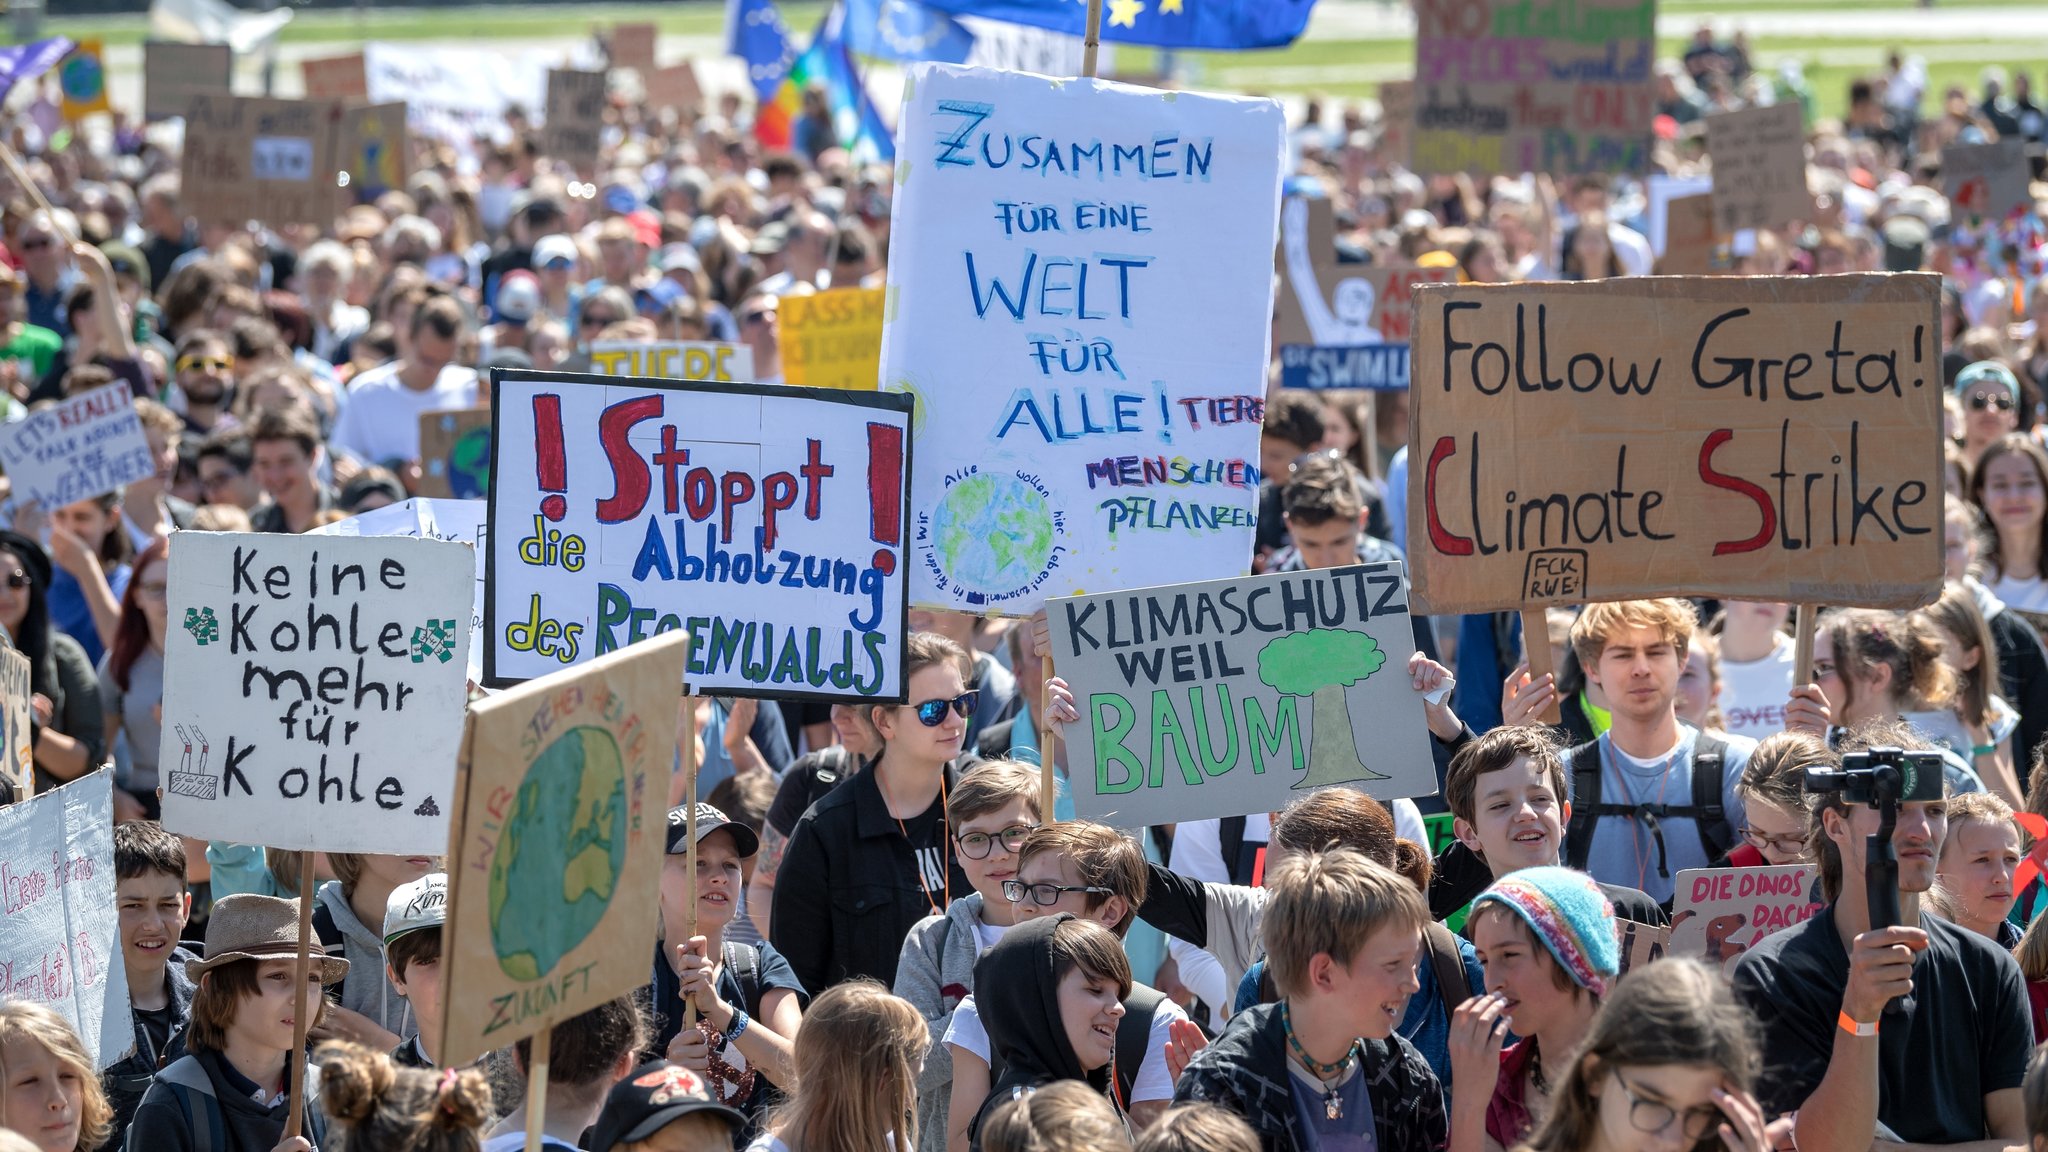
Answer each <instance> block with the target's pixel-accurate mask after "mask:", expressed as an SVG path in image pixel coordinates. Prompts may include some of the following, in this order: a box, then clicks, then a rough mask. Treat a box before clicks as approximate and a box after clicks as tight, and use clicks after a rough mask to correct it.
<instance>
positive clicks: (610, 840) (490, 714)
mask: <svg viewBox="0 0 2048 1152" xmlns="http://www.w3.org/2000/svg"><path fill="white" fill-rule="evenodd" d="M688 645H689V639H688V637H687V636H685V635H681V634H671V635H668V636H664V637H661V638H659V639H657V640H654V641H651V642H649V643H646V644H638V645H635V646H633V647H632V648H628V649H624V650H622V651H618V652H613V653H611V654H610V655H608V656H603V657H600V658H598V659H596V660H593V661H591V662H590V663H588V664H586V665H584V666H582V667H580V668H571V669H563V670H562V671H559V672H557V673H555V674H554V675H552V676H548V677H546V678H544V679H540V680H533V681H529V682H528V683H526V684H523V685H521V686H519V687H517V688H514V689H512V690H511V691H509V692H505V693H503V694H501V695H497V696H493V697H491V698H489V699H486V700H480V701H478V702H477V703H476V705H475V706H474V707H473V708H472V709H471V710H470V713H469V718H468V720H467V722H466V724H465V727H464V730H463V737H462V757H461V767H460V770H459V774H458V783H457V791H456V797H455V801H456V816H455V822H454V833H455V835H454V838H453V839H452V840H450V841H449V844H448V881H449V893H448V921H447V923H446V925H445V926H443V928H442V929H441V939H442V946H441V952H442V955H443V956H444V957H445V958H446V961H445V963H443V964H442V984H441V987H442V989H443V991H442V1004H443V1006H444V1007H443V1012H444V1013H445V1015H444V1019H443V1026H442V1027H443V1031H442V1034H441V1047H440V1053H441V1059H442V1060H443V1061H444V1062H445V1063H447V1064H448V1066H449V1067H457V1066H460V1065H462V1064H467V1063H469V1062H470V1061H472V1060H475V1059H476V1058H477V1057H479V1056H481V1055H483V1054H484V1053H486V1052H489V1051H491V1050H492V1049H495V1048H499V1047H502V1046H504V1045H507V1044H510V1043H513V1042H514V1041H517V1040H519V1039H521V1038H523V1037H526V1036H531V1035H533V1034H535V1033H536V1032H539V1031H540V1030H541V1029H543V1028H546V1027H550V1026H552V1025H553V1024H555V1023H556V1022H557V1021H560V1020H566V1019H568V1018H569V1017H571V1016H575V1015H577V1014H578V1013H581V1012H585V1011H588V1010H589V1009H591V1008H592V1007H595V1006H596V1005H598V1004H601V1003H603V1002H604V1001H606V1000H609V999H611V998H613V997H615V996H619V995H621V994H623V993H626V992H630V991H632V990H633V989H635V988H638V987H640V986H641V985H643V984H645V983H647V958H648V957H649V956H650V955H652V954H653V953H654V940H655V933H656V926H655V917H653V916H651V915H648V912H647V910H648V909H650V908H653V907H655V906H656V904H657V903H658V902H659V900H660V891H661V866H662V850H663V848H664V846H665V844H666V839H667V824H666V822H665V816H666V812H665V806H664V805H663V802H662V801H663V797H664V796H666V795H667V790H668V778H669V772H670V768H671V765H672V764H673V763H674V760H675V716H676V685H677V684H679V683H681V681H682V678H683V657H684V653H685V651H686V650H687V648H688Z"/></svg>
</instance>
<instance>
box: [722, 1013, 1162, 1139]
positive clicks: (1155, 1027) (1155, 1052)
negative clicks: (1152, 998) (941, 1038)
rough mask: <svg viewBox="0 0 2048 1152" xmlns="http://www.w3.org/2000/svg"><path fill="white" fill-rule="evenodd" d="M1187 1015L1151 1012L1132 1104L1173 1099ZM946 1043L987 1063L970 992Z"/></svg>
mask: <svg viewBox="0 0 2048 1152" xmlns="http://www.w3.org/2000/svg"><path fill="white" fill-rule="evenodd" d="M1187 1018H1188V1014H1187V1013H1185V1012H1183V1011H1181V1010H1180V1005H1178V1004H1175V1003H1174V1002H1173V1001H1171V1000H1162V1001H1160V1002H1159V1011H1157V1012H1154V1013H1153V1014H1152V1034H1151V1035H1150V1036H1148V1037H1146V1038H1145V1059H1144V1061H1143V1062H1142V1063H1140V1064H1139V1065H1138V1076H1137V1079H1135V1080H1133V1081H1131V1103H1133V1104H1140V1103H1143V1102H1145V1101H1147V1100H1171V1099H1173V1077H1171V1076H1169V1075H1167V1073H1166V1045H1167V1042H1168V1041H1170V1040H1172V1039H1173V1022H1174V1021H1175V1020H1185V1019H1187ZM946 1043H948V1044H951V1045H952V1046H953V1047H955V1048H958V1049H960V1050H961V1051H962V1052H968V1053H972V1054H973V1055H975V1056H977V1057H979V1058H980V1059H981V1062H982V1063H983V1064H987V1063H988V1062H989V1058H988V1031H987V1030H986V1029H984V1028H983V1027H982V1026H981V1013H980V1012H979V1011H977V1010H976V1009H975V1007H974V997H973V995H971V994H970V995H969V996H968V997H967V999H965V1000H962V1001H961V1002H960V1006H959V1007H958V1008H955V1009H954V1010H953V1023H952V1024H950V1025H948V1026H947V1028H946ZM749 1152H752V1150H751V1149H750V1150H749Z"/></svg>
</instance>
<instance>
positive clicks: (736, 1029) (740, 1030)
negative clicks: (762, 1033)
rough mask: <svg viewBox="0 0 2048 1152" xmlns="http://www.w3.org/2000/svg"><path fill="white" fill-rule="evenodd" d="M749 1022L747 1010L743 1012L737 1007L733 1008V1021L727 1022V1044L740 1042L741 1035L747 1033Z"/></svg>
mask: <svg viewBox="0 0 2048 1152" xmlns="http://www.w3.org/2000/svg"><path fill="white" fill-rule="evenodd" d="M749 1023H750V1021H749V1020H748V1019H747V1014H746V1013H745V1012H742V1011H740V1010H739V1009H737V1008H735V1009H733V1010H732V1021H731V1023H729V1024H727V1025H726V1028H725V1042H726V1043H727V1044H737V1043H739V1039H740V1037H741V1036H743V1035H745V1034H746V1031H747V1025H748V1024H749Z"/></svg>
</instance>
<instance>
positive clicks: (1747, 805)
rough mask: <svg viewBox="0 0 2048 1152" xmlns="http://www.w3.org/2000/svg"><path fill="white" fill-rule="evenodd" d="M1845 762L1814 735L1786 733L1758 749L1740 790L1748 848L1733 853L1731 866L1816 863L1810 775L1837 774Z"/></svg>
mask: <svg viewBox="0 0 2048 1152" xmlns="http://www.w3.org/2000/svg"><path fill="white" fill-rule="evenodd" d="M1841 763H1842V762H1841V757H1839V756H1837V755H1836V754H1835V752H1834V750H1833V749H1832V748H1829V747H1828V745H1827V742H1826V741H1824V740H1822V739H1821V738H1820V737H1818V736H1815V735H1814V734H1812V733H1811V732H1780V733H1778V734H1777V735H1775V736H1770V737H1767V738H1765V740H1764V741H1763V743H1761V744H1758V745H1757V746H1756V751H1754V752H1752V753H1750V755H1749V763H1748V764H1746V765H1744V766H1743V769H1742V781H1741V783H1739V784H1737V785H1736V788H1737V789H1738V790H1739V791H1740V792H1741V793H1742V811H1743V825H1742V827H1741V828H1740V829H1738V831H1740V832H1741V833H1742V839H1743V841H1744V843H1743V844H1742V845H1741V846H1740V847H1738V848H1736V849H1735V851H1733V852H1730V853H1729V854H1728V864H1729V865H1730V866H1731V867H1737V868H1754V867H1757V866H1759V865H1764V864H1772V865H1784V864H1804V863H1806V862H1808V861H1810V860H1811V859H1812V858H1813V857H1812V849H1811V846H1810V843H1809V841H1808V839H1807V830H1808V824H1809V818H1808V811H1807V801H1806V774H1807V773H1808V772H1831V771H1835V770H1836V769H1839V768H1840V767H1841Z"/></svg>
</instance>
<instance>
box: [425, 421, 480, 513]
mask: <svg viewBox="0 0 2048 1152" xmlns="http://www.w3.org/2000/svg"><path fill="white" fill-rule="evenodd" d="M490 494H491V410H490V409H489V408H464V409H459V410H457V411H453V412H422V413H420V495H422V496H438V497H445V498H451V499H456V500H482V499H483V498H484V497H486V496H489V495H490Z"/></svg>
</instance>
